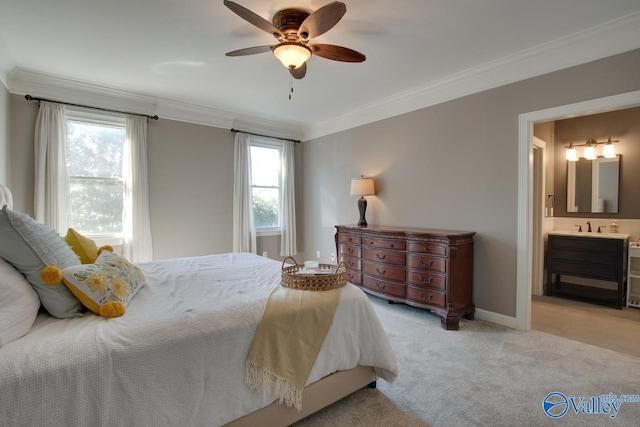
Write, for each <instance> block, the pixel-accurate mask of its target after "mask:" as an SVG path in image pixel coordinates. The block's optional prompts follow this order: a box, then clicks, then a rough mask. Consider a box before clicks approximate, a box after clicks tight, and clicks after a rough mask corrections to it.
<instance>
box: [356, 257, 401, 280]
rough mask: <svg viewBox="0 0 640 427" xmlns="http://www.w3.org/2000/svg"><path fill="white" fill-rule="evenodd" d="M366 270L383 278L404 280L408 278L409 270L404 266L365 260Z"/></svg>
mask: <svg viewBox="0 0 640 427" xmlns="http://www.w3.org/2000/svg"><path fill="white" fill-rule="evenodd" d="M364 272H365V273H367V274H369V275H371V276H374V277H379V278H381V279H387V280H397V281H399V282H404V281H405V280H406V278H407V272H406V270H405V269H404V268H400V267H390V266H388V265H384V264H376V263H374V262H369V261H364Z"/></svg>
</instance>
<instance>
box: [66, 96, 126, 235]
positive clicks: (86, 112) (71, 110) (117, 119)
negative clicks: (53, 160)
mask: <svg viewBox="0 0 640 427" xmlns="http://www.w3.org/2000/svg"><path fill="white" fill-rule="evenodd" d="M65 120H66V122H67V123H68V122H76V123H81V124H85V123H88V124H93V125H98V126H103V127H112V128H120V129H124V130H125V132H126V130H127V120H126V116H125V115H124V114H119V113H115V112H96V111H95V110H92V109H86V108H82V107H75V106H73V107H71V106H65ZM66 143H67V141H66V140H65V144H66ZM123 148H124V147H123ZM68 177H69V179H86V180H93V179H95V180H107V181H114V182H121V183H122V184H123V189H124V177H122V178H118V177H90V176H83V175H70V174H69V175H68ZM122 195H123V198H124V191H123V194H122ZM70 213H71V212H70ZM123 227H124V224H123ZM83 235H84V236H86V237H87V238H89V239H92V240H105V241H109V242H112V243H105V244H111V245H113V244H115V245H122V244H123V242H124V230H123V231H122V232H120V233H86V234H84V233H83Z"/></svg>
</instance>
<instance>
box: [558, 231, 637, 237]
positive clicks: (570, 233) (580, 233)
mask: <svg viewBox="0 0 640 427" xmlns="http://www.w3.org/2000/svg"><path fill="white" fill-rule="evenodd" d="M547 234H555V235H559V236H572V237H574V236H575V237H596V238H601V239H628V238H629V235H628V234H624V233H589V232H586V231H549V232H548V233H547Z"/></svg>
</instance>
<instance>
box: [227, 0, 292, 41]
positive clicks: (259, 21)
mask: <svg viewBox="0 0 640 427" xmlns="http://www.w3.org/2000/svg"><path fill="white" fill-rule="evenodd" d="M224 5H225V6H227V7H228V8H229V9H231V10H232V11H233V12H234V13H235V14H236V15H238V16H239V17H240V18H242V19H244V20H245V21H247V22H249V23H251V24H253V25H255V26H256V27H258V28H260V29H261V30H263V31H266V32H267V33H269V34H273V36H274V37H275V38H277V39H280V38H285V36H284V34H282V32H281V31H280V30H279V29H277V28H276V27H274V26H273V24H272V23H271V22H269V21H267V20H266V19H264V18H263V17H261V16H259V15H256V14H255V13H253V12H252V11H250V10H249V9H247V8H245V7H243V6H240V5H239V4H238V3H234V2H232V1H229V0H224Z"/></svg>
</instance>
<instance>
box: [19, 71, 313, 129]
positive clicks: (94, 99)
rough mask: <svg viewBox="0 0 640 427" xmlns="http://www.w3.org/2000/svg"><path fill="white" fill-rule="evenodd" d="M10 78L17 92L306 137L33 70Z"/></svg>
mask: <svg viewBox="0 0 640 427" xmlns="http://www.w3.org/2000/svg"><path fill="white" fill-rule="evenodd" d="M7 81H8V83H9V84H8V85H7V87H8V88H9V91H10V92H11V93H13V94H17V95H27V94H29V95H32V96H34V97H42V98H48V99H53V100H59V101H61V102H69V103H74V104H80V105H86V106H88V107H98V108H106V109H113V110H121V111H130V112H132V113H139V114H148V115H158V116H159V117H160V118H161V119H169V120H177V121H181V122H188V123H194V124H200V125H205V126H213V127H219V128H227V129H231V128H234V127H235V128H241V129H243V130H246V131H250V132H257V133H266V134H269V135H273V136H278V137H282V138H292V139H300V138H301V137H302V126H297V125H293V124H290V123H283V122H278V121H274V120H270V119H267V118H262V117H254V116H249V115H243V114H238V113H231V112H227V111H223V110H219V109H215V108H209V107H203V106H200V105H195V104H190V103H186V102H180V101H176V100H169V99H163V98H158V97H153V96H148V95H144V94H139V93H135V92H130V91H125V90H121V89H116V88H112V87H108V86H101V85H96V84H93V83H87V82H81V81H77V80H71V79H67V78H64V77H58V76H53V75H49V74H43V73H38V72H34V71H29V70H22V69H14V70H13V71H11V72H9V73H8V78H7Z"/></svg>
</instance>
